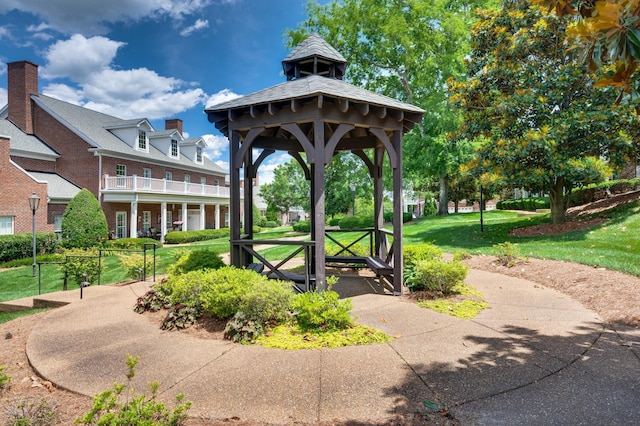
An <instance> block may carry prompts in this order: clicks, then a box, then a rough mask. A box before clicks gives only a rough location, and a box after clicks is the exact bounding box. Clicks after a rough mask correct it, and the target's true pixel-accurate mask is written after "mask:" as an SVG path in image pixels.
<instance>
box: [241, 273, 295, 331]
mask: <svg viewBox="0 0 640 426" xmlns="http://www.w3.org/2000/svg"><path fill="white" fill-rule="evenodd" d="M262 278H264V277H262ZM262 278H261V279H260V280H256V281H254V282H253V285H252V286H251V287H250V288H249V289H248V290H247V291H246V292H245V293H244V295H243V296H242V298H241V299H240V303H239V311H240V312H243V313H244V314H245V315H246V317H247V318H249V319H252V320H255V321H257V322H258V323H260V324H261V325H263V326H264V327H271V326H274V325H277V324H280V323H283V322H285V321H286V320H288V319H290V311H291V304H292V302H293V297H294V293H293V288H292V287H291V283H288V282H286V281H281V280H271V279H267V280H264V279H262Z"/></svg>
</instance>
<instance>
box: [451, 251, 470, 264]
mask: <svg viewBox="0 0 640 426" xmlns="http://www.w3.org/2000/svg"><path fill="white" fill-rule="evenodd" d="M467 259H471V253H469V252H468V251H466V250H456V251H454V252H453V260H457V261H458V262H459V261H462V260H467Z"/></svg>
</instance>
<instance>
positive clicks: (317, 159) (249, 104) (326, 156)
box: [205, 34, 424, 294]
mask: <svg viewBox="0 0 640 426" xmlns="http://www.w3.org/2000/svg"><path fill="white" fill-rule="evenodd" d="M282 67H283V69H284V73H285V75H286V77H287V81H286V82H284V83H280V84H278V85H275V86H273V87H270V88H267V89H263V90H260V91H258V92H255V93H251V94H249V95H246V96H242V97H239V98H236V99H232V100H229V101H226V102H223V103H220V104H217V105H212V106H209V107H207V109H206V110H205V112H206V113H207V116H208V119H209V121H210V122H212V123H214V124H215V126H216V128H217V129H218V130H220V132H222V134H224V135H225V136H226V137H227V138H228V139H229V163H230V167H229V179H230V183H231V203H230V218H229V219H230V221H229V223H230V228H231V264H232V265H234V266H237V267H243V266H248V265H252V264H255V261H256V259H257V260H258V261H259V263H262V264H263V265H265V267H266V268H268V272H270V275H274V276H276V277H279V278H287V277H288V275H286V274H285V273H284V272H282V271H280V270H279V265H280V264H279V265H275V266H274V265H272V264H270V262H268V261H267V259H265V258H264V257H263V256H262V255H261V254H260V253H258V252H257V251H255V250H254V244H255V245H263V244H265V243H267V241H264V240H256V239H254V238H253V217H252V200H253V185H252V179H253V178H254V177H255V176H256V173H257V171H258V168H259V167H260V165H261V164H262V163H263V162H264V160H265V159H266V158H267V157H269V156H270V155H272V154H273V153H275V152H276V151H284V152H287V153H288V154H290V155H291V156H292V157H293V158H294V159H295V160H296V161H297V162H298V163H299V164H300V167H301V168H302V169H303V171H304V173H305V176H306V177H307V179H308V180H309V181H310V187H311V194H310V196H311V203H310V204H311V211H310V218H311V233H310V236H309V237H310V239H309V240H307V241H301V242H299V243H300V247H301V248H304V250H305V251H304V253H305V260H306V261H305V266H306V267H305V274H304V279H303V281H304V288H302V289H303V290H309V289H313V285H311V283H315V286H316V288H317V289H318V290H320V291H321V290H326V288H327V283H326V274H325V260H326V253H325V237H326V236H327V235H328V234H327V232H328V231H327V230H326V229H325V167H326V166H327V165H328V164H330V163H331V161H332V159H333V157H334V156H335V155H336V154H337V153H338V152H340V151H348V152H351V153H353V154H354V155H356V156H358V157H359V158H360V159H361V160H362V162H363V163H364V164H365V165H366V167H367V169H368V170H369V175H370V176H371V179H372V180H373V187H374V190H373V194H371V195H372V198H373V200H374V213H373V218H372V219H373V221H374V227H373V228H372V229H370V230H368V232H371V235H375V241H374V243H373V244H371V246H372V250H371V251H372V253H371V256H370V257H371V258H376V259H377V258H380V259H382V261H381V262H382V263H384V264H385V265H386V266H387V271H389V270H392V274H391V276H389V278H391V279H392V282H393V291H394V293H395V294H400V293H401V292H402V207H403V204H402V135H403V134H404V133H406V132H408V131H409V130H411V129H412V128H413V127H414V126H415V125H416V123H419V122H420V121H421V120H422V115H423V114H424V111H423V110H422V109H420V108H418V107H415V106H413V105H410V104H407V103H404V102H400V101H398V100H396V99H392V98H389V97H387V96H383V95H380V94H378V93H375V92H370V91H368V90H365V89H363V88H361V87H357V86H354V85H352V84H349V83H347V82H345V81H343V80H342V78H343V76H344V74H345V71H346V67H347V61H346V60H345V59H344V57H343V56H342V55H341V54H340V53H338V52H337V51H336V50H335V49H334V48H333V47H331V46H330V45H329V44H328V43H327V42H325V41H324V40H323V39H322V38H321V37H320V36H318V35H317V34H313V35H311V36H309V37H308V38H307V39H306V40H305V41H303V42H302V43H301V44H300V45H298V46H297V47H296V48H294V49H293V50H292V51H291V53H289V55H287V57H286V58H285V59H284V60H283V61H282ZM384 158H387V159H388V164H389V165H390V166H391V168H392V169H393V245H392V246H391V247H389V246H388V245H387V244H386V233H387V232H388V231H385V230H384V227H383V206H382V201H383V198H384V196H383V182H382V176H383V173H382V167H383V160H384ZM241 180H244V184H243V185H241ZM241 191H242V194H243V195H244V197H241ZM243 198H244V200H243V201H241V200H242V199H243ZM242 202H243V203H244V204H242ZM242 218H244V219H243V220H242ZM268 243H270V244H274V243H275V244H281V245H291V244H293V243H295V244H298V242H292V241H269V242H268ZM294 255H295V253H293V254H291V255H290V256H294ZM290 258H291V257H289V258H288V259H290ZM284 262H286V260H284ZM252 266H253V265H252ZM391 268H392V269H391Z"/></svg>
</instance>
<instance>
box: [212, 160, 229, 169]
mask: <svg viewBox="0 0 640 426" xmlns="http://www.w3.org/2000/svg"><path fill="white" fill-rule="evenodd" d="M214 163H215V164H217V165H218V166H220V167H221V168H222V169H223V170H226V171H229V162H228V161H222V160H218V161H214Z"/></svg>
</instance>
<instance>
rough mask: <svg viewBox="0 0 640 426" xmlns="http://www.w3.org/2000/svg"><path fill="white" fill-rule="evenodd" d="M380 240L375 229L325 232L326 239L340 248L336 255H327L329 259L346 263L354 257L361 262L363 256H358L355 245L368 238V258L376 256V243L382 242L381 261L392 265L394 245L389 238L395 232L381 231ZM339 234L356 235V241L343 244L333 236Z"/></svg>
mask: <svg viewBox="0 0 640 426" xmlns="http://www.w3.org/2000/svg"><path fill="white" fill-rule="evenodd" d="M377 232H378V238H377V239H376V230H375V229H374V228H364V229H330V230H325V237H326V238H327V240H329V241H332V242H333V243H335V244H336V245H337V246H338V251H337V252H336V253H331V254H330V253H327V258H328V259H330V260H331V259H333V260H336V259H338V260H342V261H346V260H348V258H349V257H353V258H355V259H357V260H361V258H362V257H363V256H362V255H361V254H358V253H356V252H355V251H354V249H355V245H356V244H358V243H359V242H361V241H362V240H365V239H367V238H368V240H369V241H368V242H369V247H368V249H369V250H368V256H370V257H372V256H375V255H376V254H377V253H375V248H376V247H375V244H376V241H379V242H380V253H379V256H378V257H380V259H381V260H383V261H384V262H385V263H388V264H392V262H393V244H391V245H389V236H393V232H391V231H387V230H386V229H379V230H378V231H377ZM338 233H354V234H356V235H355V236H354V238H355V239H354V240H352V241H350V242H347V243H345V242H341V241H339V239H338V238H336V237H334V236H333V235H331V234H338Z"/></svg>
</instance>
